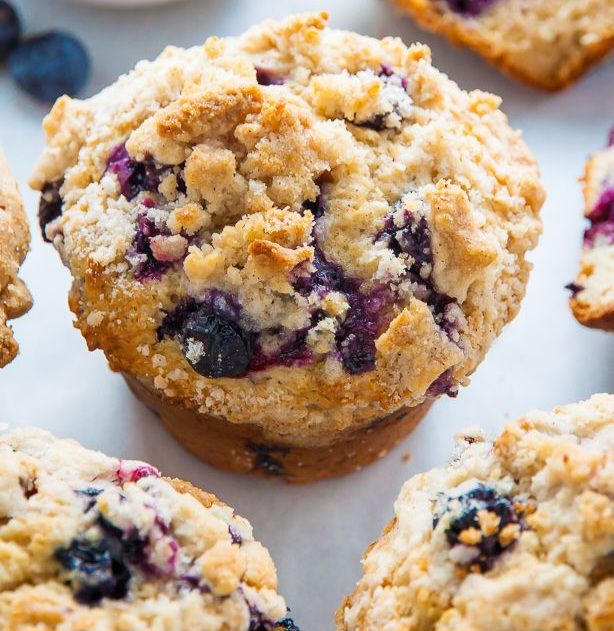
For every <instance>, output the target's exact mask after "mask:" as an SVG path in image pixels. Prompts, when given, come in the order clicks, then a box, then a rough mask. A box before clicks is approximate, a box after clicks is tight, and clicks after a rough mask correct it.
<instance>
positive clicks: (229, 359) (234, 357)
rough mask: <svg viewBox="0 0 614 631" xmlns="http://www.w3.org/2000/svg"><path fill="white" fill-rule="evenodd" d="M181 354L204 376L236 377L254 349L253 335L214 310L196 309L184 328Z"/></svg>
mask: <svg viewBox="0 0 614 631" xmlns="http://www.w3.org/2000/svg"><path fill="white" fill-rule="evenodd" d="M182 348H183V354H184V355H185V357H186V359H187V360H188V362H189V363H190V365H191V366H192V368H193V369H194V370H195V371H196V372H197V373H198V374H200V375H202V376H203V377H210V378H213V379H214V378H218V377H239V376H241V375H243V374H245V372H246V370H247V367H248V366H249V362H250V360H251V358H252V355H253V352H254V340H253V335H252V334H250V333H247V332H246V331H244V330H243V329H242V328H241V327H240V326H239V325H238V324H235V323H234V322H231V321H230V320H227V319H226V318H224V317H222V316H220V315H217V314H214V313H209V314H206V313H200V312H198V313H195V314H194V315H192V316H191V317H190V318H188V320H187V322H186V324H185V326H184V329H183V345H182Z"/></svg>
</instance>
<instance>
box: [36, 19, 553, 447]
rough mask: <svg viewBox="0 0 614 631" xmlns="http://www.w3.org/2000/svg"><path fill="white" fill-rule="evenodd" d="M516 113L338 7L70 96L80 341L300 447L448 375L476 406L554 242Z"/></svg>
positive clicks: (157, 383)
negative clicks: (532, 277) (346, 23)
mask: <svg viewBox="0 0 614 631" xmlns="http://www.w3.org/2000/svg"><path fill="white" fill-rule="evenodd" d="M498 106H499V99H498V98H497V97H495V96H492V95H490V94H486V93H483V92H479V91H476V92H471V93H467V92H464V91H462V90H460V89H459V87H458V86H457V85H456V84H455V83H454V82H452V81H450V80H449V79H448V78H447V77H446V76H445V75H443V74H441V73H440V72H439V71H437V70H436V69H435V68H434V67H433V66H432V65H431V60H430V51H429V49H428V48H426V47H424V46H421V45H414V46H411V47H406V46H404V45H403V43H402V42H401V41H400V40H398V39H393V38H386V39H383V40H381V41H379V40H375V39H371V38H368V37H363V36H360V35H357V34H354V33H349V32H343V31H337V30H332V29H329V28H327V27H326V16H325V14H314V15H299V16H295V17H291V18H288V19H286V20H284V21H281V22H274V21H267V22H264V23H262V24H260V25H258V26H256V27H254V28H252V29H251V30H249V31H247V32H246V33H245V34H243V35H241V36H240V37H236V38H225V39H218V38H215V37H214V38H210V39H209V40H207V42H206V43H205V44H204V45H203V46H201V47H196V48H192V49H189V50H183V49H179V48H173V47H171V48H167V49H166V50H165V52H164V53H163V54H162V55H161V56H160V57H159V58H158V59H156V60H155V61H153V62H141V63H139V64H138V65H137V67H136V69H135V70H134V71H133V72H131V73H130V74H128V75H126V76H124V77H121V78H120V79H119V80H118V82H117V83H116V84H114V85H112V86H110V87H109V88H107V89H106V90H104V91H102V92H101V93H100V94H99V95H97V96H95V97H93V98H91V99H88V100H85V101H78V100H71V99H68V98H62V99H60V100H59V101H58V102H57V103H56V105H55V106H54V108H53V110H52V112H51V114H50V115H49V116H48V117H47V119H46V121H45V123H44V127H45V132H46V134H47V147H46V149H45V151H44V153H43V155H42V156H41V158H40V160H39V162H38V166H37V168H36V171H35V173H34V175H33V178H32V184H33V186H34V187H35V188H38V189H42V190H43V200H42V206H41V219H43V217H44V218H45V222H44V223H45V224H46V228H45V229H46V236H47V238H48V239H50V240H52V241H53V243H54V245H55V247H56V248H57V249H58V250H59V252H60V254H61V256H62V259H63V261H64V262H65V264H66V265H67V266H68V267H69V268H70V270H71V271H72V275H73V278H74V282H73V287H72V291H71V294H70V305H71V308H72V309H73V311H74V312H75V314H76V315H77V320H76V325H77V326H78V327H79V329H80V330H81V331H82V333H83V335H84V336H85V338H86V340H87V342H88V344H89V347H90V348H91V349H94V348H101V349H103V350H104V351H105V353H106V355H107V357H108V359H109V362H110V365H111V367H112V368H113V369H115V370H118V371H124V372H126V373H128V374H131V375H134V376H136V377H137V378H138V379H140V380H141V382H143V383H144V384H146V385H147V386H148V387H150V388H151V389H155V390H157V392H158V393H159V394H160V396H161V397H163V398H165V399H167V400H168V401H169V402H170V403H171V404H173V403H174V404H175V405H179V406H182V407H185V408H188V409H191V410H197V411H199V412H201V413H204V414H209V415H213V416H216V417H222V418H225V419H228V420H230V421H231V422H235V423H253V424H256V425H258V426H260V427H261V429H262V430H263V432H264V434H265V437H266V438H267V439H270V440H274V441H277V442H280V443H282V444H283V443H286V442H288V443H292V444H298V445H305V446H311V445H318V444H327V443H329V442H331V441H332V440H334V439H335V437H337V436H339V435H340V434H341V433H342V432H344V431H346V430H348V429H351V430H356V429H360V428H363V427H366V426H367V425H369V424H370V423H372V422H373V421H374V420H375V419H377V418H380V417H382V416H384V415H386V414H388V413H391V412H394V411H395V410H397V409H399V408H400V407H402V406H406V405H409V406H413V405H417V404H419V403H421V402H422V401H423V400H424V399H425V396H426V394H427V391H429V392H430V393H432V392H435V393H436V394H441V393H442V392H443V391H446V389H445V388H444V389H443V390H441V391H439V390H440V389H439V388H435V389H431V390H429V388H430V387H431V385H432V384H433V383H434V382H436V381H437V380H438V379H439V381H437V384H443V383H448V384H449V387H448V389H447V392H450V393H452V394H453V393H454V392H455V391H456V389H457V388H458V386H459V385H462V384H466V383H467V382H468V375H469V374H470V373H471V372H473V370H474V369H475V368H476V366H477V365H478V364H479V362H480V361H481V359H482V358H483V357H484V355H485V353H486V351H487V350H488V347H489V346H490V344H491V342H492V341H493V339H494V338H495V337H496V336H497V335H498V334H499V332H500V331H501V329H502V327H503V326H504V325H505V323H507V322H508V321H509V320H511V319H512V318H513V317H514V316H515V314H516V313H517V311H518V309H519V306H520V301H521V298H522V296H523V294H524V290H525V285H526V281H527V278H528V274H529V270H530V265H529V263H528V262H527V261H526V260H525V254H526V252H527V251H528V250H530V249H531V248H533V247H534V246H535V245H536V242H537V239H538V236H539V233H540V230H541V223H540V220H539V209H540V207H541V205H542V202H543V197H544V194H543V189H542V187H541V184H540V182H539V174H538V169H537V166H536V163H535V160H534V159H533V157H532V155H531V154H530V153H529V151H528V150H527V148H526V146H525V144H524V142H523V141H522V139H521V137H520V134H519V133H518V132H515V131H513V130H512V129H510V127H509V126H508V123H507V120H506V118H505V116H504V115H503V114H502V113H501V112H500V111H499V110H498ZM176 237H179V238H176ZM213 332H215V335H217V336H218V337H217V338H215V339H214V338H213V337H211V336H212V335H213ZM203 340H204V341H205V342H211V340H213V341H214V342H215V343H216V344H215V348H216V349H219V352H216V353H215V355H214V356H206V354H203V353H204V351H203V349H204V348H205V347H206V344H205V343H204V342H203ZM224 340H226V342H228V343H220V344H218V343H217V342H219V341H221V342H224ZM229 348H232V349H235V350H234V351H233V353H232V354H229V353H228V352H226V350H225V349H229ZM229 355H232V356H229ZM242 371H243V372H242ZM444 373H445V375H444ZM212 375H214V376H212ZM442 375H443V377H442Z"/></svg>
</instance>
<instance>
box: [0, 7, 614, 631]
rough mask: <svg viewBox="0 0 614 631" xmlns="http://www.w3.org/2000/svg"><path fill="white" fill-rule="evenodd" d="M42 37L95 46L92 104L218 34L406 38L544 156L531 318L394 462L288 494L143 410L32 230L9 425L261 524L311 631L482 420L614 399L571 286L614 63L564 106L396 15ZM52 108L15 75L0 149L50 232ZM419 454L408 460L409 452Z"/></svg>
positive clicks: (0, 85)
mask: <svg viewBox="0 0 614 631" xmlns="http://www.w3.org/2000/svg"><path fill="white" fill-rule="evenodd" d="M17 5H18V6H19V7H20V8H21V10H22V13H23V16H24V19H25V22H26V24H27V26H28V29H29V30H30V31H40V30H45V29H49V28H57V27H60V28H64V29H68V30H70V31H73V32H75V33H77V34H78V35H79V36H81V37H82V38H83V39H84V40H85V41H86V42H87V45H88V47H89V49H90V51H91V53H92V58H93V77H92V81H91V84H90V86H89V88H88V92H89V93H93V92H95V91H97V90H99V89H100V88H102V87H103V86H105V85H106V84H108V83H110V82H111V81H113V80H114V79H115V78H116V76H117V75H118V74H120V73H122V72H124V71H127V70H128V69H130V68H131V67H132V66H133V64H134V63H135V62H136V61H137V60H139V59H141V58H145V57H147V58H149V57H152V56H155V55H156V54H157V53H158V52H159V51H160V50H161V49H162V48H163V46H164V45H165V44H167V43H174V44H178V45H193V44H198V43H201V42H202V41H203V40H204V39H205V38H206V37H207V36H208V35H212V34H217V35H227V34H235V33H238V32H241V31H242V30H243V29H244V28H245V27H247V26H248V25H250V24H251V23H253V22H255V21H258V20H260V19H262V18H266V17H282V16H283V15H285V14H288V13H291V12H295V11H303V10H319V9H327V10H328V11H329V12H330V14H331V22H332V25H333V26H336V27H342V28H346V29H351V30H356V31H359V32H363V33H367V34H370V35H374V36H377V37H381V36H384V35H398V36H400V37H402V38H403V39H404V40H405V41H406V42H408V43H409V42H412V41H416V40H418V41H423V42H426V43H428V44H430V45H431V46H432V48H433V53H434V55H433V57H434V63H435V65H437V66H438V67H439V68H441V69H442V70H444V71H446V72H448V73H449V74H450V75H451V76H452V77H453V78H454V79H456V81H458V82H459V83H460V85H461V86H462V87H464V88H467V89H470V88H481V89H486V90H490V91H493V92H495V93H497V94H500V95H502V96H503V100H504V104H503V107H504V110H505V111H506V112H507V114H508V115H509V117H510V120H511V123H512V125H513V126H515V127H518V128H521V129H523V130H524V134H525V138H526V141H527V142H528V144H529V146H530V147H531V148H532V149H533V151H534V152H535V153H536V154H537V157H538V159H539V162H540V165H541V169H542V173H543V179H544V183H545V186H546V188H547V190H548V200H547V202H546V205H545V207H544V209H543V219H544V234H543V237H542V239H541V241H540V244H539V247H538V248H537V250H536V251H535V252H534V253H533V256H532V259H533V261H534V263H535V271H534V273H533V276H532V278H531V282H530V284H529V288H528V294H527V297H526V300H525V302H524V305H523V308H522V310H521V313H520V315H519V316H518V318H517V319H516V320H515V321H514V322H513V323H512V324H511V325H509V326H508V328H507V329H506V330H505V331H504V333H503V335H502V336H501V338H500V340H499V341H498V342H497V343H496V344H495V345H494V347H493V348H492V350H491V352H490V354H489V355H488V358H487V359H486V361H484V363H483V364H482V365H481V366H480V367H479V369H478V371H477V373H476V374H475V376H474V378H473V382H472V384H471V386H470V387H469V388H466V389H465V390H464V391H462V392H461V394H460V396H459V397H458V398H457V399H456V400H451V399H446V400H441V401H440V402H438V403H437V404H436V405H435V406H434V408H433V409H432V411H431V413H430V414H429V416H428V417H427V418H426V419H425V420H424V421H423V422H422V423H421V425H420V426H419V427H418V429H417V430H416V431H415V432H414V434H413V435H412V436H411V437H410V438H409V439H408V440H406V441H405V442H404V443H403V444H402V445H401V446H400V447H399V448H397V449H396V450H395V451H393V452H392V453H391V454H390V455H389V456H388V457H387V458H386V459H384V460H383V461H381V462H379V463H378V464H376V465H374V466H372V467H371V468H369V469H367V470H365V471H363V472H361V473H358V474H355V475H353V476H351V477H347V478H343V479H338V480H333V481H329V482H324V483H318V484H314V485H312V486H308V487H298V488H296V487H290V486H286V485H284V484H283V483H281V482H279V481H266V480H258V479H250V478H249V477H245V476H238V475H231V474H226V473H222V472H219V471H216V470H214V469H211V468H210V467H208V466H207V465H204V464H202V463H200V462H198V461H197V460H196V459H195V458H193V457H192V456H190V455H189V454H188V453H187V452H186V451H184V450H183V449H182V448H181V447H180V446H179V445H178V444H176V443H175V442H174V440H173V439H171V438H170V437H169V436H168V435H167V434H166V433H165V432H164V431H163V429H162V428H161V427H160V425H159V423H158V421H157V419H156V418H155V417H154V416H153V415H152V414H151V413H149V412H148V411H147V410H146V409H145V408H143V407H142V406H141V405H140V404H139V403H138V402H136V401H135V400H133V398H132V396H131V395H130V393H129V392H128V390H127V389H126V386H125V385H124V383H123V380H122V379H121V378H120V377H119V376H117V375H114V374H112V373H111V372H110V371H109V370H108V369H107V367H106V364H105V360H104V357H103V356H102V354H101V353H100V352H96V353H93V354H92V353H89V352H88V351H87V349H86V346H85V343H84V342H83V340H82V339H81V337H80V335H79V333H78V331H76V330H75V329H73V328H72V326H71V315H70V313H69V310H68V307H67V304H66V295H67V291H68V285H69V277H68V272H67V271H65V270H64V269H63V268H62V266H61V264H60V261H59V258H58V256H57V255H56V253H55V252H54V251H53V249H52V248H51V247H50V246H49V245H46V244H44V243H43V242H42V240H41V238H40V234H39V232H38V229H37V227H35V225H34V223H33V240H32V251H31V253H30V255H29V257H28V259H27V262H26V264H25V267H24V275H25V278H26V280H27V282H28V284H29V286H30V289H31V290H32V293H33V295H34V300H35V304H34V308H33V309H32V311H31V312H30V313H29V314H28V315H27V316H26V317H24V318H22V319H21V320H19V321H17V322H16V323H15V327H14V328H15V331H16V333H17V337H18V338H19V341H20V344H21V354H20V355H19V357H18V358H17V359H16V361H14V362H13V364H11V365H10V366H9V367H8V368H5V369H4V370H3V371H2V373H1V374H0V422H5V423H9V424H11V425H26V424H27V425H38V426H41V427H43V428H46V429H49V430H52V431H53V432H55V433H56V434H58V435H60V436H71V437H74V438H76V439H78V440H80V441H81V442H82V443H83V444H85V445H86V446H88V447H94V448H98V449H101V450H103V451H105V452H107V453H109V454H111V455H117V456H130V457H133V458H140V459H145V460H148V461H151V462H152V463H154V464H155V465H157V466H158V467H159V468H160V469H162V471H163V472H164V473H165V474H167V475H172V476H177V477H181V478H185V479H188V480H191V481H193V482H194V483H196V484H197V485H199V486H201V487H203V488H205V489H208V490H210V491H213V492H215V493H216V494H218V495H219V496H220V497H221V498H223V499H225V500H226V501H227V502H229V503H230V504H232V505H233V506H234V507H235V508H236V509H237V511H238V512H240V513H241V514H243V515H245V516H246V517H248V518H249V519H250V520H251V522H252V524H253V525H254V528H255V533H256V536H257V537H258V538H259V539H261V540H262V541H263V543H264V544H265V545H267V546H268V547H269V549H270V550H271V552H272V554H273V557H274V559H275V561H276V564H277V568H278V570H279V577H280V589H281V591H282V593H283V594H284V595H285V597H286V599H287V601H288V604H289V605H290V607H291V608H292V610H293V615H294V616H295V618H296V621H297V623H299V624H300V626H301V628H302V629H303V631H324V630H326V629H331V628H332V617H333V612H334V610H335V609H336V608H337V606H338V605H339V603H340V602H341V599H342V596H343V595H344V594H346V593H347V592H348V591H350V590H351V589H352V587H353V585H354V582H355V580H356V579H357V578H358V576H359V573H360V556H361V554H362V551H363V549H364V548H365V547H366V546H367V545H368V544H369V543H370V542H371V541H372V540H373V539H375V538H376V537H377V536H378V534H379V532H380V531H381V529H382V527H383V526H384V525H385V524H386V523H387V522H388V520H389V519H390V516H391V511H392V502H393V500H394V498H395V497H396V495H397V493H398V490H399V488H400V485H401V483H402V482H403V481H404V480H405V479H407V478H408V477H409V476H411V475H412V474H414V473H416V472H418V471H422V470H424V469H426V468H429V467H432V466H434V465H439V464H441V463H443V462H444V461H445V460H446V458H447V457H448V455H449V453H450V451H451V448H452V435H453V433H454V432H455V431H457V430H459V429H460V428H462V427H464V426H467V425H470V424H473V423H479V424H482V425H483V426H486V427H487V429H488V430H489V431H490V432H491V433H494V432H497V431H498V430H499V429H500V428H501V426H502V424H503V423H504V422H505V421H506V420H508V419H511V418H513V417H515V416H517V415H519V414H521V413H523V412H526V411H527V410H529V409H532V408H537V407H539V408H551V407H553V406H555V405H557V404H562V403H568V402H572V401H576V400H579V399H582V398H585V397H588V396H589V395H591V394H592V393H594V392H603V391H609V392H612V391H614V388H613V386H614V374H613V371H612V365H613V363H612V359H613V355H614V336H609V337H608V335H607V334H605V333H602V332H599V331H592V330H588V329H584V328H582V327H580V326H579V325H578V324H576V322H575V320H573V318H572V317H571V315H570V312H569V310H568V308H567V292H566V291H565V290H564V289H563V286H564V285H565V283H567V282H568V281H570V280H571V279H572V278H573V277H574V275H575V272H576V267H577V259H578V252H579V247H580V242H581V234H582V226H583V221H582V218H581V195H580V186H579V184H578V182H577V178H578V177H579V176H580V175H581V173H582V169H583V164H584V161H585V158H586V156H587V154H588V153H589V152H590V151H592V150H593V149H595V148H597V147H601V146H602V145H603V144H604V142H605V139H606V135H607V131H608V129H609V126H610V125H611V124H612V123H614V120H613V118H612V96H613V94H612V90H613V88H612V86H614V63H613V62H610V64H609V65H608V64H607V63H606V64H605V65H602V66H601V67H600V68H599V69H598V70H596V71H595V72H593V73H592V74H591V75H590V76H588V77H586V78H585V79H584V80H583V81H582V82H581V83H580V84H578V85H576V86H575V87H573V88H572V89H570V90H568V91H567V92H564V93H562V94H558V95H549V94H543V93H540V92H536V91H534V90H532V89H529V88H525V87H523V86H521V85H518V84H515V83H513V82H512V81H511V80H508V79H506V78H504V77H503V76H501V75H500V74H499V73H498V72H497V71H496V70H494V69H492V68H490V67H489V66H487V65H486V64H485V63H484V62H483V61H482V60H481V59H479V58H478V57H476V56H475V55H473V54H472V53H470V52H467V51H459V50H455V49H453V48H451V47H450V46H448V45H447V43H446V42H445V41H443V40H442V39H439V38H436V37H433V36H430V35H428V34H425V33H423V32H421V31H419V30H418V29H417V28H416V27H415V26H414V25H413V24H412V23H411V21H410V20H409V19H407V18H403V17H399V16H397V15H395V13H394V11H393V10H392V9H391V7H390V5H389V4H387V3H386V2H385V1H383V0H361V1H358V0H329V2H328V3H326V2H324V0H321V1H320V2H318V1H309V0H287V1H285V2H284V1H280V0H243V1H239V0H234V1H233V0H215V1H214V0H199V1H198V0H193V1H191V2H183V3H179V4H171V5H167V6H164V7H156V8H145V9H140V10H123V11H122V10H112V9H95V8H89V7H84V6H78V5H74V4H67V3H64V2H62V1H60V0H21V1H18V2H17ZM45 113H46V108H45V107H42V106H40V105H38V104H36V103H34V102H33V101H31V100H30V99H29V98H28V97H26V96H24V95H23V94H21V93H19V92H18V91H17V90H16V89H15V88H14V86H13V84H12V83H11V81H10V80H9V77H8V76H7V74H6V72H5V71H4V69H2V68H1V67H0V145H2V147H3V148H4V150H5V153H6V154H7V157H8V158H9V160H10V162H11V163H12V165H13V167H14V170H15V172H16V175H17V176H18V179H19V181H20V184H21V187H22V190H23V192H24V194H25V197H26V205H27V208H28V213H29V215H30V217H31V219H32V221H33V222H34V221H35V215H36V206H37V199H36V196H35V195H34V194H33V193H31V192H29V191H28V189H27V186H26V182H27V178H28V175H29V173H30V171H31V168H32V165H33V162H34V159H35V156H36V155H37V154H38V153H39V151H40V149H41V145H42V134H41V131H40V122H41V119H42V117H43V115H44V114H45ZM406 453H410V454H411V458H410V459H409V461H408V462H404V461H403V460H402V456H403V454H406Z"/></svg>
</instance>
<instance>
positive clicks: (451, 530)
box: [433, 484, 524, 572]
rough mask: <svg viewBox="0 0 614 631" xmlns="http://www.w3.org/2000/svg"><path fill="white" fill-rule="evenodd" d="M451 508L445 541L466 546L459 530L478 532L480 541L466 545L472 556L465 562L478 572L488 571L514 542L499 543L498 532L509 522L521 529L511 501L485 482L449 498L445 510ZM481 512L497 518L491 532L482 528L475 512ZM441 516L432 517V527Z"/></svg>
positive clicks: (452, 544) (521, 522) (451, 544)
mask: <svg viewBox="0 0 614 631" xmlns="http://www.w3.org/2000/svg"><path fill="white" fill-rule="evenodd" d="M459 504H460V507H459ZM451 510H453V511H454V517H453V518H452V519H451V520H450V522H449V524H448V527H447V529H446V531H445V535H446V540H447V541H448V544H449V545H450V546H452V547H454V546H457V545H467V544H466V543H464V542H463V540H462V535H463V533H466V532H467V531H469V530H470V529H472V530H477V531H479V533H480V534H481V538H480V541H479V542H478V543H475V544H473V545H470V546H469V547H470V548H473V549H474V550H475V555H474V556H473V557H472V558H471V560H470V561H468V562H467V565H470V566H474V567H479V569H480V570H481V571H482V572H487V571H488V570H490V569H491V568H492V567H493V565H494V563H495V561H496V560H497V559H498V557H499V556H500V555H501V554H502V553H503V552H505V551H506V550H508V549H509V548H511V547H512V546H513V545H514V543H515V542H516V539H515V538H512V539H511V540H510V541H508V542H505V541H503V542H502V540H501V538H500V536H499V535H500V534H501V531H502V530H503V529H504V528H505V527H506V526H507V525H509V524H518V525H519V527H521V528H522V527H523V526H524V523H523V520H522V519H521V516H520V515H519V514H518V513H517V512H516V510H515V508H514V504H513V503H512V501H510V500H509V499H508V498H507V497H505V496H503V495H500V494H499V493H497V491H495V490H494V489H493V488H492V487H490V486H486V485H485V484H479V485H478V486H476V487H475V488H474V489H472V490H471V491H469V492H468V493H465V494H464V495H461V496H459V497H454V498H449V499H448V503H447V507H446V511H451ZM482 511H485V512H487V513H491V514H492V515H493V516H496V518H497V519H498V523H496V526H495V528H494V532H493V531H490V530H489V531H488V532H484V531H483V529H482V526H481V524H480V519H479V514H480V513H481V512H482ZM441 517H442V515H438V516H436V518H435V520H434V522H433V527H434V528H435V527H436V526H437V524H438V523H439V520H440V519H441Z"/></svg>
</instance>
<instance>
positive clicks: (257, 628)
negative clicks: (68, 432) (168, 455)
mask: <svg viewBox="0 0 614 631" xmlns="http://www.w3.org/2000/svg"><path fill="white" fill-rule="evenodd" d="M0 488H1V489H2V492H1V493H0V559H1V560H2V562H1V563H0V628H2V629H3V630H4V631H23V630H24V629H26V628H27V629H35V628H36V629H37V630H38V631H56V630H58V629H62V630H65V631H77V630H81V629H96V630H97V631H120V630H125V629H130V630H131V631H141V630H142V631H145V630H146V629H154V628H155V629H158V628H160V629H161V628H164V629H168V630H169V631H171V630H173V631H175V630H176V631H188V630H191V629H194V630H195V631H196V630H198V631H222V630H223V631H231V630H232V631H263V630H267V631H274V630H275V629H278V628H280V629H282V628H283V629H291V628H292V629H296V627H295V626H291V621H290V619H289V618H287V616H286V606H285V603H284V601H283V599H282V598H281V596H279V595H278V594H277V591H276V590H277V577H276V572H275V567H274V565H273V562H272V560H271V558H270V556H269V553H268V552H267V550H266V549H265V548H264V547H263V546H262V545H261V544H260V543H258V542H257V541H255V540H254V538H253V535H252V529H251V526H250V524H249V522H248V521H247V520H245V519H243V518H242V517H239V516H237V515H235V513H234V511H233V510H232V508H230V507H229V506H226V505H225V504H223V503H222V502H220V501H219V500H218V499H217V498H216V497H215V496H214V495H211V494H209V493H205V492H204V491H200V490H199V489H196V488H195V487H193V486H192V485H190V484H189V483H187V482H182V481H180V480H169V479H165V478H162V477H160V473H159V472H158V471H157V469H155V468H154V467H152V466H151V465H148V464H145V463H142V462H135V461H127V460H120V459H117V458H111V457H107V456H105V455H103V454H101V453H99V452H95V451H91V450H88V449H85V448H83V447H81V446H80V445H78V444H77V443H75V442H74V441H70V440H60V439H56V438H54V437H53V436H51V435H50V434H47V433H46V432H43V431H40V430H34V429H22V430H15V431H13V432H11V433H8V434H4V435H0ZM278 625H281V626H278Z"/></svg>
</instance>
